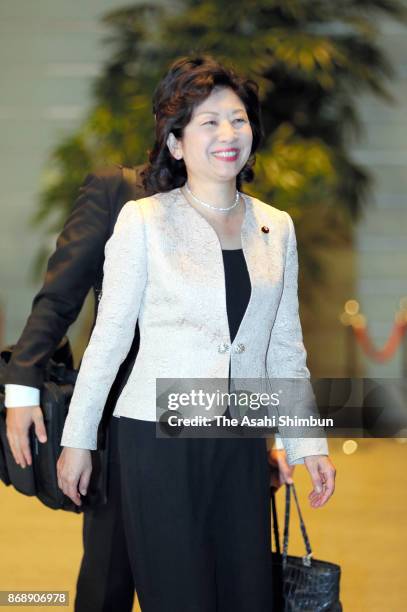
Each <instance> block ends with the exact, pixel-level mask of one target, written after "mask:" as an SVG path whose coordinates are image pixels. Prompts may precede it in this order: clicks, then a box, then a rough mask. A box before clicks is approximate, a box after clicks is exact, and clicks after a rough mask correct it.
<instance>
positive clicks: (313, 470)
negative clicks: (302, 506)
mask: <svg viewBox="0 0 407 612" xmlns="http://www.w3.org/2000/svg"><path fill="white" fill-rule="evenodd" d="M304 463H305V466H306V468H307V470H308V472H309V474H310V476H311V480H312V484H313V485H314V488H313V490H312V491H311V493H310V494H309V495H308V499H309V500H310V504H311V506H312V507H313V508H320V507H321V506H323V505H324V504H326V502H327V501H328V499H329V498H330V497H331V495H332V494H333V492H334V490H335V475H336V470H335V466H334V464H333V463H332V461H331V460H330V458H329V457H328V455H309V456H308V457H304Z"/></svg>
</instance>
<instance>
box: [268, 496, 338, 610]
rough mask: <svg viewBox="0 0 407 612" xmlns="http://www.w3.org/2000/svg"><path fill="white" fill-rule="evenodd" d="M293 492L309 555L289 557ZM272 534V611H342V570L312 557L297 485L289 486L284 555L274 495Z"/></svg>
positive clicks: (286, 500)
mask: <svg viewBox="0 0 407 612" xmlns="http://www.w3.org/2000/svg"><path fill="white" fill-rule="evenodd" d="M291 491H292V493H293V495H294V499H295V503H296V506H297V510H298V516H299V519H300V527H301V533H302V536H303V539H304V544H305V548H306V551H307V554H306V555H304V556H303V557H295V556H292V555H289V554H288V528H289V522H290V505H291V504H290V501H291ZM271 501H272V512H273V531H274V539H275V543H276V550H275V551H272V563H273V569H272V572H273V575H272V584H273V598H274V601H273V611H274V610H275V612H340V611H341V610H342V604H341V602H340V600H339V583H340V576H341V568H340V567H339V565H336V564H335V563H329V562H328V561H321V560H319V559H313V558H312V550H311V546H310V543H309V539H308V535H307V531H306V529H305V524H304V521H303V518H302V514H301V510H300V506H299V503H298V498H297V493H296V490H295V486H294V484H292V485H286V498H285V522H284V543H283V552H282V553H281V549H280V534H279V529H278V519H277V508H276V501H275V497H274V492H273V491H272V492H271Z"/></svg>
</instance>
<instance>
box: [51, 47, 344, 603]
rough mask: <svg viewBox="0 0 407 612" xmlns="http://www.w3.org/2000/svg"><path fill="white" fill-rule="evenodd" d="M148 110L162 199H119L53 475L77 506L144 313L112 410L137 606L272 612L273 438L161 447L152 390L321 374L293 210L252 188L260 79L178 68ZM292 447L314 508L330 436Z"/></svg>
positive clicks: (203, 61)
mask: <svg viewBox="0 0 407 612" xmlns="http://www.w3.org/2000/svg"><path fill="white" fill-rule="evenodd" d="M153 110H154V112H155V116H156V141H155V144H154V147H153V149H152V151H151V153H150V155H149V164H148V166H147V168H146V171H145V173H144V185H145V187H146V189H147V190H148V192H149V193H153V195H150V196H148V197H145V198H142V199H139V200H136V201H134V200H131V201H129V202H127V203H126V204H125V205H124V207H123V208H122V210H121V212H120V214H119V216H118V219H117V223H116V225H115V228H114V232H113V235H112V237H111V238H110V240H109V241H108V243H107V244H106V249H105V263H104V279H103V291H102V298H101V300H100V304H99V310H98V316H97V320H96V324H95V327H94V329H93V333H92V336H91V339H90V342H89V345H88V347H87V349H86V351H85V354H84V356H83V360H82V365H81V368H80V371H79V375H78V379H77V382H76V385H75V391H74V394H73V397H72V401H71V405H70V408H69V414H68V417H67V419H66V423H65V427H64V432H63V436H62V441H61V445H62V446H64V449H63V452H62V454H61V457H60V460H59V462H58V476H59V482H60V486H61V488H62V489H63V490H64V492H65V493H66V494H67V495H69V496H70V497H71V498H72V499H74V501H75V503H80V496H79V492H78V486H79V490H80V492H81V493H82V494H83V492H84V491H86V487H87V483H88V481H89V474H90V471H89V470H90V466H91V462H90V450H92V449H95V448H96V445H97V430H98V425H99V421H100V418H101V415H102V412H103V407H104V404H105V401H106V398H107V395H108V392H109V389H110V386H111V384H112V382H113V380H114V378H115V376H116V373H117V370H118V368H119V366H120V363H121V362H122V361H123V360H124V358H125V357H126V354H127V352H128V350H129V348H130V345H131V341H132V338H133V334H134V329H135V326H136V322H137V320H138V323H139V328H140V348H139V352H138V355H137V359H136V360H135V363H134V366H133V367H132V370H131V372H130V375H129V377H128V380H127V383H126V385H125V387H124V389H123V391H122V393H121V395H120V397H119V399H118V401H117V404H116V406H115V410H114V413H113V417H117V418H119V425H118V440H119V442H118V446H119V454H120V461H119V463H120V474H121V486H122V500H123V514H124V526H125V531H126V540H127V548H128V551H129V555H130V561H131V566H132V571H133V574H134V580H135V584H136V587H137V592H138V596H139V600H140V604H141V608H142V610H143V612H163V611H164V610H166V611H168V612H192V610H194V612H213V611H214V610H218V611H219V612H229V611H230V610H233V611H234V612H252V611H253V610H255V611H256V612H270V610H272V586H271V585H272V582H271V569H272V567H271V552H270V490H269V487H270V471H269V465H268V458H267V447H266V441H265V439H264V438H262V437H259V438H255V437H254V438H250V439H247V438H242V437H239V436H232V437H229V438H219V437H213V438H211V437H207V438H196V437H189V438H188V437H185V438H184V437H180V438H178V439H175V440H174V439H165V438H164V439H163V438H157V437H156V423H157V422H159V421H160V419H161V417H162V416H163V415H162V409H161V408H160V406H159V402H157V390H156V383H157V380H164V379H167V380H168V379H172V380H174V379H175V381H177V380H178V381H181V382H183V383H184V384H187V383H188V381H193V380H196V379H210V380H211V381H216V383H218V381H220V382H219V386H220V391H221V392H222V391H226V390H227V389H228V388H229V386H230V383H231V379H245V380H247V379H253V380H255V381H256V380H258V381H262V380H265V379H267V378H268V377H275V378H283V377H287V378H306V379H308V378H309V371H308V369H307V366H306V352H305V349H304V346H303V344H302V332H301V325H300V322H299V316H298V296H297V274H298V265H297V249H296V241H295V232H294V226H293V223H292V220H291V218H290V217H289V216H288V215H287V213H285V212H283V211H280V210H278V209H276V208H274V207H272V206H269V205H268V204H266V203H265V202H261V201H260V200H257V199H256V198H253V197H250V196H248V195H247V194H243V193H242V192H241V191H240V188H241V184H242V182H243V181H244V180H251V179H252V178H253V170H252V165H253V163H254V154H255V151H256V150H257V147H258V146H259V142H260V136H261V124H260V112H259V100H258V96H257V85H256V84H255V83H254V82H253V81H249V80H246V79H244V78H243V77H240V76H238V75H236V74H235V73H234V72H233V71H231V70H229V69H227V68H225V67H224V66H222V65H220V64H219V63H217V62H216V61H215V60H214V59H212V58H208V57H204V58H202V57H198V58H181V59H180V60H178V61H176V62H175V63H174V64H173V65H172V66H171V67H170V69H169V71H168V73H167V74H166V75H165V76H164V78H163V80H162V81H161V82H160V84H159V85H158V88H157V90H156V93H155V96H154V109H153ZM264 228H271V231H270V233H268V232H265V231H264ZM185 381H187V382H185ZM191 384H192V383H191ZM305 385H306V383H305ZM225 411H226V412H225V414H227V412H228V408H227V407H226V408H225ZM187 416H188V417H189V416H191V415H190V414H188V415H187ZM283 444H284V447H285V451H286V455H287V460H288V462H289V463H290V464H292V465H294V464H296V463H305V465H306V467H307V469H308V471H309V474H310V476H311V480H312V484H313V491H312V492H311V494H310V503H311V505H312V506H313V507H318V506H321V505H323V504H325V503H326V502H327V500H328V499H329V497H330V496H331V495H332V493H333V490H334V474H335V472H334V467H333V465H332V463H331V461H330V459H329V457H328V456H327V455H328V447H327V442H326V439H325V438H324V437H322V438H307V439H302V438H290V437H286V438H283ZM286 467H288V466H287V464H286V462H284V469H285V468H286ZM282 472H283V471H282ZM236 534H239V537H236Z"/></svg>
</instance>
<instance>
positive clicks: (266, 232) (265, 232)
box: [261, 225, 270, 234]
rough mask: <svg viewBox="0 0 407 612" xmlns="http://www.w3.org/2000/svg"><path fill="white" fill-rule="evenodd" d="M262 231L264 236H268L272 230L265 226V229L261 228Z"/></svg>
mask: <svg viewBox="0 0 407 612" xmlns="http://www.w3.org/2000/svg"><path fill="white" fill-rule="evenodd" d="M261 231H262V232H263V234H268V233H269V231H270V229H269V228H268V227H267V225H263V227H262V228H261Z"/></svg>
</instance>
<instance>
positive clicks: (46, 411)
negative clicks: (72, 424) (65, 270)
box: [0, 337, 109, 513]
mask: <svg viewBox="0 0 407 612" xmlns="http://www.w3.org/2000/svg"><path fill="white" fill-rule="evenodd" d="M12 350H13V347H12V346H9V347H5V348H4V349H3V350H2V351H1V353H0V480H1V481H2V482H3V483H4V484H5V485H7V486H9V485H11V486H13V487H14V488H15V489H16V491H18V492H19V493H22V494H23V495H28V496H35V497H37V498H38V499H39V500H40V501H41V502H42V503H43V504H44V505H46V506H48V507H49V508H52V509H54V510H67V511H70V512H75V513H79V512H83V511H86V510H89V509H93V508H96V507H99V506H103V505H104V504H106V502H107V484H108V483H107V471H108V470H107V465H108V452H109V451H108V439H107V438H108V431H106V432H105V433H104V435H105V439H104V441H105V444H104V445H103V446H102V447H101V448H100V447H99V448H98V450H97V451H91V456H92V475H91V479H90V482H89V488H88V492H87V494H86V495H85V496H84V497H82V505H81V506H77V505H76V504H74V502H73V501H72V500H71V499H70V498H69V497H67V496H66V495H64V493H63V492H62V491H61V489H60V488H59V487H58V480H57V470H56V464H57V461H58V458H59V455H60V454H61V451H62V447H61V446H60V441H61V437H62V431H63V428H64V424H65V419H66V416H67V413H68V407H69V403H70V400H71V397H72V393H73V389H74V385H75V381H76V377H77V370H74V369H73V362H72V358H71V349H70V345H69V341H68V339H67V338H66V337H64V339H63V341H62V342H61V343H60V345H59V347H58V349H57V350H56V352H55V354H54V356H53V358H51V359H50V360H49V362H48V364H47V367H46V371H45V377H44V384H43V387H42V389H41V409H42V413H43V417H44V424H45V428H46V431H47V441H46V442H45V443H40V442H38V439H37V436H36V435H35V430H34V426H33V425H32V426H31V427H30V430H29V439H30V448H31V456H32V464H31V465H29V466H26V467H25V468H24V469H23V468H22V467H20V466H19V465H18V464H17V463H16V462H15V460H14V457H13V454H12V452H11V448H10V445H9V443H8V440H7V434H6V410H5V408H4V389H3V384H2V383H3V374H4V372H5V369H6V366H7V363H8V362H9V360H10V357H11V353H12Z"/></svg>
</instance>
